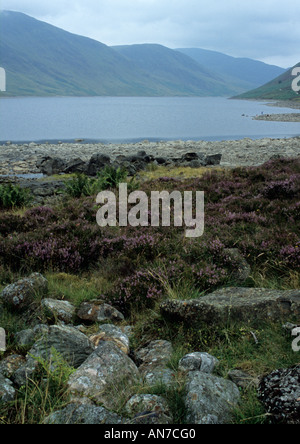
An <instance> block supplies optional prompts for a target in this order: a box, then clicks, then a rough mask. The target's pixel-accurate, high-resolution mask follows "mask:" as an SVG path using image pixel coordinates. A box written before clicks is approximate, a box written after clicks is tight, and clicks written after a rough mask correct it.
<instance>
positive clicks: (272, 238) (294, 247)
mask: <svg viewBox="0 0 300 444" xmlns="http://www.w3.org/2000/svg"><path fill="white" fill-rule="evenodd" d="M140 189H141V190H143V191H145V192H146V193H148V195H150V192H151V191H152V190H166V191H170V192H171V191H173V190H179V191H181V192H183V191H187V190H189V191H194V192H196V191H204V192H205V234H204V236H203V237H201V238H198V239H192V240H191V239H187V238H185V236H184V227H183V228H174V227H172V226H171V227H170V228H168V227H164V228H159V227H157V228H151V227H125V228H120V227H116V228H109V227H107V228H100V227H98V226H97V224H96V212H97V209H98V207H97V205H96V202H95V197H94V196H89V197H81V198H77V199H74V198H67V197H65V199H64V201H63V203H62V204H61V205H58V206H56V207H54V208H50V207H36V208H30V209H28V210H27V211H25V212H23V214H22V215H18V214H16V213H7V212H1V214H0V230H1V239H0V254H1V262H0V263H1V267H2V268H4V269H10V270H12V271H14V272H19V271H20V270H21V271H22V272H24V273H27V272H29V271H41V272H45V271H47V270H51V271H54V272H67V273H82V272H88V271H89V270H99V272H101V275H104V276H105V277H107V278H108V279H110V280H112V281H113V283H114V284H115V286H116V290H115V294H114V296H113V295H105V297H107V298H109V297H113V298H114V300H115V302H117V301H118V300H119V304H120V305H122V306H126V305H131V304H132V303H133V304H134V302H137V303H138V305H139V306H140V305H143V303H145V305H146V306H148V305H149V301H150V302H151V301H152V300H157V299H159V298H160V297H163V294H164V292H165V291H164V288H165V287H166V285H167V286H169V287H171V288H172V287H175V286H178V285H179V284H180V282H181V281H182V280H183V279H185V280H188V281H189V282H190V284H191V287H193V288H196V289H198V290H199V292H203V291H209V290H212V289H214V288H217V287H218V286H221V285H226V284H228V283H229V282H231V274H232V273H233V272H234V270H235V269H236V267H237V264H234V263H232V260H231V259H229V258H228V257H227V254H226V249H228V248H238V249H239V250H240V252H241V253H242V255H243V256H244V258H246V260H247V262H248V263H249V264H250V265H251V267H252V269H256V270H257V269H259V268H261V270H263V271H264V274H265V276H269V277H272V275H274V270H276V276H277V280H278V281H281V282H286V280H287V278H288V276H289V273H290V272H291V271H297V270H298V268H299V262H300V259H299V258H300V253H299V249H300V239H299V220H300V219H299V212H300V162H299V159H295V160H294V159H293V160H286V159H278V160H273V161H269V162H268V163H266V164H264V165H262V166H260V167H249V168H243V169H241V168H235V169H232V170H224V171H220V170H207V172H206V173H205V174H203V175H202V176H201V177H199V178H189V179H186V180H185V179H182V180H175V179H172V178H164V177H162V178H159V179H157V180H151V181H145V182H144V183H143V184H141V185H140ZM150 217H151V213H150V211H149V220H150ZM139 273H140V274H139ZM137 274H138V276H139V278H138V279H137V283H136V276H137ZM247 284H248V285H252V284H253V283H251V280H249V281H248V283H247ZM139 286H140V289H139ZM131 287H132V288H131ZM145 288H148V289H149V291H145V290H144V289H145ZM116 295H117V296H118V297H116ZM137 295H138V296H137ZM118 298H119V299H118ZM150 305H151V304H150ZM127 308H128V307H126V309H127Z"/></svg>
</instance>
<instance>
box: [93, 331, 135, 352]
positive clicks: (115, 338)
mask: <svg viewBox="0 0 300 444" xmlns="http://www.w3.org/2000/svg"><path fill="white" fill-rule="evenodd" d="M90 341H91V342H92V343H93V344H94V345H95V347H98V345H99V343H100V341H112V342H113V343H114V344H116V346H117V347H119V349H120V350H122V352H123V353H125V354H126V355H128V354H129V338H128V336H127V335H126V334H125V333H123V331H122V330H121V328H119V327H116V326H115V325H112V324H104V325H101V326H100V328H99V332H98V333H96V334H94V335H92V336H90Z"/></svg>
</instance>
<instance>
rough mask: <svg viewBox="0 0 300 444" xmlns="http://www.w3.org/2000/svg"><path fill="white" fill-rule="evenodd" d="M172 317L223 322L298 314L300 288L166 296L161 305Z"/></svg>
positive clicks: (237, 288) (229, 290)
mask: <svg viewBox="0 0 300 444" xmlns="http://www.w3.org/2000/svg"><path fill="white" fill-rule="evenodd" d="M160 309H161V313H162V315H163V316H164V317H165V318H166V319H169V320H172V321H175V320H176V321H181V322H185V323H188V324H189V325H192V324H194V323H200V324H210V325H225V324H227V323H228V321H229V320H232V321H237V322H243V323H245V322H246V323H249V322H252V323H256V322H260V321H267V320H270V321H273V322H276V321H279V320H282V319H286V318H289V319H290V318H293V317H295V318H298V319H299V317H300V290H269V289H264V288H240V287H229V288H223V289H219V290H217V291H215V292H213V293H210V294H208V295H206V296H202V297H201V298H197V299H191V300H186V301H181V300H168V301H165V302H163V303H162V304H161V306H160Z"/></svg>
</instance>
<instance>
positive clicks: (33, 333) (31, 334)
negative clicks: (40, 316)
mask: <svg viewBox="0 0 300 444" xmlns="http://www.w3.org/2000/svg"><path fill="white" fill-rule="evenodd" d="M48 331H49V327H48V325H45V324H38V325H36V326H35V327H34V328H29V329H27V330H22V331H19V332H18V333H16V334H15V342H16V344H17V345H19V346H21V347H28V346H32V345H33V344H34V343H35V342H36V341H37V340H38V339H39V338H40V337H42V336H43V335H44V334H45V333H48Z"/></svg>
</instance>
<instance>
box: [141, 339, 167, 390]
mask: <svg viewBox="0 0 300 444" xmlns="http://www.w3.org/2000/svg"><path fill="white" fill-rule="evenodd" d="M172 352H173V347H172V344H171V343H170V342H168V341H164V340H157V341H152V342H150V344H149V345H148V346H147V347H145V348H142V349H140V350H138V351H137V352H136V353H135V358H136V360H137V361H138V362H139V363H140V365H139V371H140V373H141V375H142V376H143V378H144V380H145V382H146V383H147V384H149V385H154V384H155V383H163V384H167V385H170V384H171V383H172V379H173V376H174V372H173V371H172V370H171V369H168V368H167V364H168V362H169V361H170V359H171V356H172Z"/></svg>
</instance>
